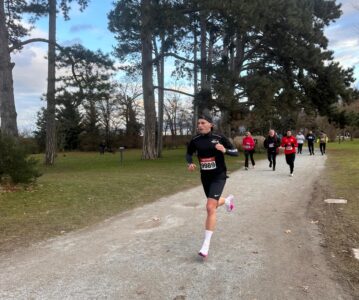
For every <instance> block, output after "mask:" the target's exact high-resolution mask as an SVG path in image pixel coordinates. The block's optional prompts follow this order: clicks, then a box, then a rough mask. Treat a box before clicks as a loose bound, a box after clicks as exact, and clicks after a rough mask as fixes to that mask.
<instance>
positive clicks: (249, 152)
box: [244, 150, 256, 168]
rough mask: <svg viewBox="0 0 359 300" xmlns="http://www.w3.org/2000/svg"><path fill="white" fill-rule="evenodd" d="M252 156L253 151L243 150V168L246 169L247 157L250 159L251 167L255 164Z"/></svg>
mask: <svg viewBox="0 0 359 300" xmlns="http://www.w3.org/2000/svg"><path fill="white" fill-rule="evenodd" d="M253 154H254V150H245V151H244V157H245V161H244V166H245V167H246V168H248V157H250V158H251V162H252V166H254V165H255V164H256V163H255V162H254V159H253Z"/></svg>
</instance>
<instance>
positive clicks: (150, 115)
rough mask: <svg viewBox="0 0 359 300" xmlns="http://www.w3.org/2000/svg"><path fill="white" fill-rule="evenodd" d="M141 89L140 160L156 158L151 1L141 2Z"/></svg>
mask: <svg viewBox="0 0 359 300" xmlns="http://www.w3.org/2000/svg"><path fill="white" fill-rule="evenodd" d="M141 21H142V22H141V24H142V26H141V44H142V88H143V102H144V108H145V129H144V134H143V146H142V159H155V158H157V151H156V108H155V96H154V92H153V67H152V29H151V24H150V22H151V1H150V0H142V2H141Z"/></svg>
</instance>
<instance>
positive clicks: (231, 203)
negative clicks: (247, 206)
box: [225, 195, 234, 212]
mask: <svg viewBox="0 0 359 300" xmlns="http://www.w3.org/2000/svg"><path fill="white" fill-rule="evenodd" d="M225 205H226V209H227V211H228V212H231V211H233V210H234V196H233V195H229V196H228V197H227V198H226V200H225Z"/></svg>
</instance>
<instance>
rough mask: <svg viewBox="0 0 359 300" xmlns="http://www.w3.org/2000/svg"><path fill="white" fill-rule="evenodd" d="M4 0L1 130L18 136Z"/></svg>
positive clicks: (0, 4)
mask: <svg viewBox="0 0 359 300" xmlns="http://www.w3.org/2000/svg"><path fill="white" fill-rule="evenodd" d="M4 5H5V4H4V0H0V118H1V132H2V133H4V134H7V135H11V136H15V137H17V136H18V130H17V122H16V117H17V114H16V109H15V98H14V87H13V78H12V69H13V66H14V64H12V63H11V57H10V50H9V41H8V31H7V27H6V20H5V7H4Z"/></svg>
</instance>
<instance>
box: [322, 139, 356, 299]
mask: <svg viewBox="0 0 359 300" xmlns="http://www.w3.org/2000/svg"><path fill="white" fill-rule="evenodd" d="M327 148H328V150H327V153H328V160H327V162H326V174H325V181H326V184H327V185H328V186H327V188H326V189H325V190H324V191H323V193H324V194H325V195H326V196H328V197H330V198H332V197H335V198H344V199H347V200H348V204H347V205H335V204H330V205H325V206H324V207H323V211H322V212H321V214H322V222H323V226H322V229H323V232H324V235H325V239H326V244H327V246H328V248H329V251H330V260H331V261H332V263H333V264H334V265H335V266H336V268H337V269H338V270H339V271H340V274H342V275H341V276H343V282H344V283H345V284H346V285H348V286H349V287H350V288H351V290H352V291H353V293H354V295H355V297H359V261H358V260H356V259H355V258H354V255H353V252H352V248H359V140H355V141H352V142H349V141H346V142H344V143H341V144H339V143H330V144H328V145H327Z"/></svg>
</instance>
